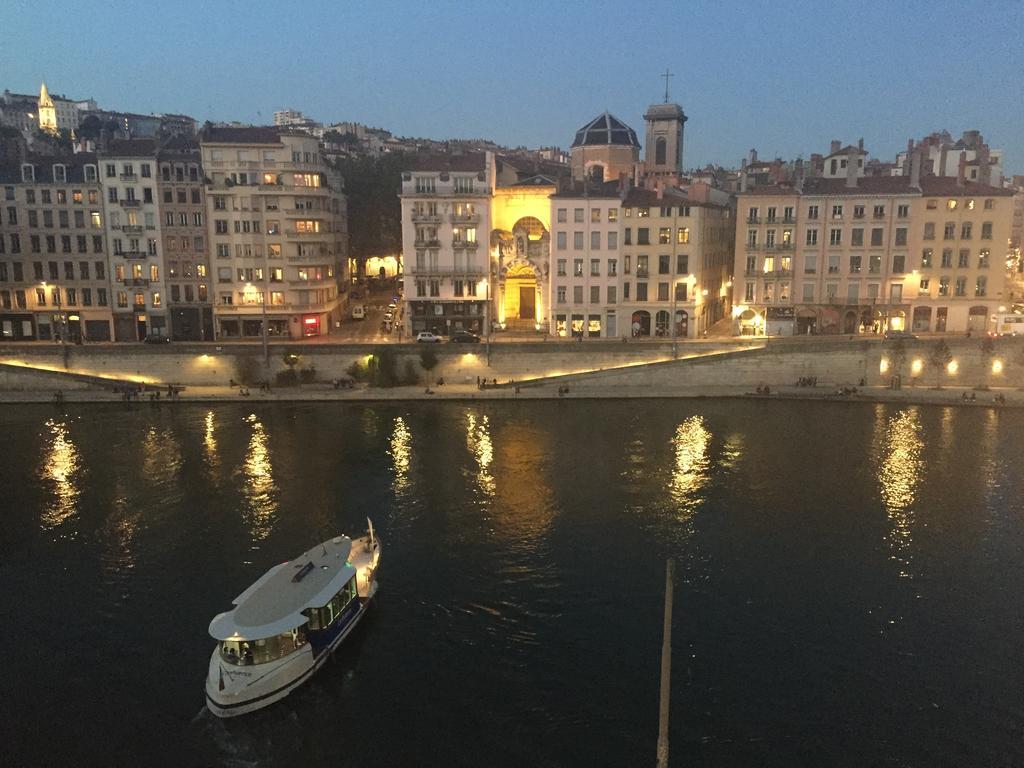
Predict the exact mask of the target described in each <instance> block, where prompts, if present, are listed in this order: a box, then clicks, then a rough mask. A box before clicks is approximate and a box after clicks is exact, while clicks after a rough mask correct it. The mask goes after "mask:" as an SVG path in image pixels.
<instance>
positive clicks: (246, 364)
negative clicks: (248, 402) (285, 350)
mask: <svg viewBox="0 0 1024 768" xmlns="http://www.w3.org/2000/svg"><path fill="white" fill-rule="evenodd" d="M235 378H236V379H237V380H238V381H239V383H241V384H257V383H259V382H260V381H262V380H263V379H262V372H261V371H260V364H259V362H258V361H257V360H256V358H254V357H252V356H250V355H237V356H236V357H235Z"/></svg>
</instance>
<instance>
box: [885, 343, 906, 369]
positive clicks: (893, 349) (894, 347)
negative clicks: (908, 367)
mask: <svg viewBox="0 0 1024 768" xmlns="http://www.w3.org/2000/svg"><path fill="white" fill-rule="evenodd" d="M906 360H907V347H906V345H905V344H904V343H903V339H901V338H895V339H893V340H892V343H891V344H889V371H890V372H891V373H892V375H893V376H900V375H901V374H902V372H903V364H904V363H905V362H906Z"/></svg>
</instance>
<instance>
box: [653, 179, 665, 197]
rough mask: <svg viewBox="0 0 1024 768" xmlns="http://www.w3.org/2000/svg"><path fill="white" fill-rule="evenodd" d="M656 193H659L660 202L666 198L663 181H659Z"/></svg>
mask: <svg viewBox="0 0 1024 768" xmlns="http://www.w3.org/2000/svg"><path fill="white" fill-rule="evenodd" d="M654 191H655V192H657V194H658V199H659V200H661V199H663V198H664V197H665V190H664V188H663V187H662V186H661V181H660V180H659V181H658V185H657V186H656V187H655V190H654Z"/></svg>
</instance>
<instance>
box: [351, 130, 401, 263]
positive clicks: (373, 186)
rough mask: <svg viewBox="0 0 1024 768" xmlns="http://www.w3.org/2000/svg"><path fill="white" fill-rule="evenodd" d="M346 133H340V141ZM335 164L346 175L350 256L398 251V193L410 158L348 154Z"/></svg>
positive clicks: (396, 252) (399, 221) (382, 254)
mask: <svg viewBox="0 0 1024 768" xmlns="http://www.w3.org/2000/svg"><path fill="white" fill-rule="evenodd" d="M345 136H346V135H345V134H342V135H341V136H340V138H341V140H342V141H341V143H343V144H344V143H345V141H344V140H345ZM335 165H336V167H337V169H338V170H339V171H340V172H341V174H342V176H344V177H345V195H346V196H347V198H348V238H349V253H350V254H351V256H352V257H353V258H355V259H359V260H361V261H365V260H366V259H367V258H368V257H370V256H386V255H393V254H400V253H401V251H402V203H401V200H400V199H399V197H398V193H399V190H400V189H401V187H402V172H403V171H404V170H406V168H407V167H408V165H409V158H408V157H407V156H406V155H404V154H402V153H399V152H394V153H388V154H384V155H379V156H364V157H353V158H348V159H345V160H340V161H338V162H337V163H336V164H335Z"/></svg>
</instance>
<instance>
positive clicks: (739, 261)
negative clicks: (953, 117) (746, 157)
mask: <svg viewBox="0 0 1024 768" xmlns="http://www.w3.org/2000/svg"><path fill="white" fill-rule="evenodd" d="M840 154H841V153H840ZM848 157H852V158H853V159H855V160H856V159H857V158H858V157H859V154H854V153H851V154H850V155H848ZM843 170H844V171H846V172H847V173H846V176H845V177H843V178H810V179H806V180H805V181H804V183H803V185H802V187H799V188H798V187H795V186H773V187H764V188H758V189H754V190H751V191H750V192H747V193H741V194H740V195H739V197H738V204H737V218H736V233H735V238H736V263H735V273H736V276H737V277H736V280H735V284H734V294H733V307H734V308H733V320H734V331H735V332H736V333H740V334H753V335H760V334H765V333H767V334H768V335H791V334H819V333H820V334H840V333H841V334H855V333H882V332H884V331H886V330H913V331H915V332H944V331H956V332H963V331H967V330H969V329H970V330H979V331H980V330H984V329H985V328H986V326H987V321H988V317H989V316H990V315H991V314H992V313H993V312H996V311H997V310H998V307H999V306H1000V305H1001V304H1002V303H1003V302H1004V301H1005V298H1006V297H1005V296H1004V290H1005V289H1004V282H1005V271H1004V262H1005V257H1006V243H1007V238H1008V236H1009V228H1010V218H1011V215H1012V214H1011V205H1012V203H1011V193H1010V192H1009V191H1008V190H1002V189H998V188H995V187H988V186H984V185H979V184H975V183H972V182H969V181H964V180H962V179H957V178H949V177H923V178H919V177H918V176H917V174H915V175H913V176H888V177H886V176H881V177H864V176H861V175H860V173H859V166H858V165H856V164H853V163H848V165H847V168H845V169H843Z"/></svg>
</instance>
